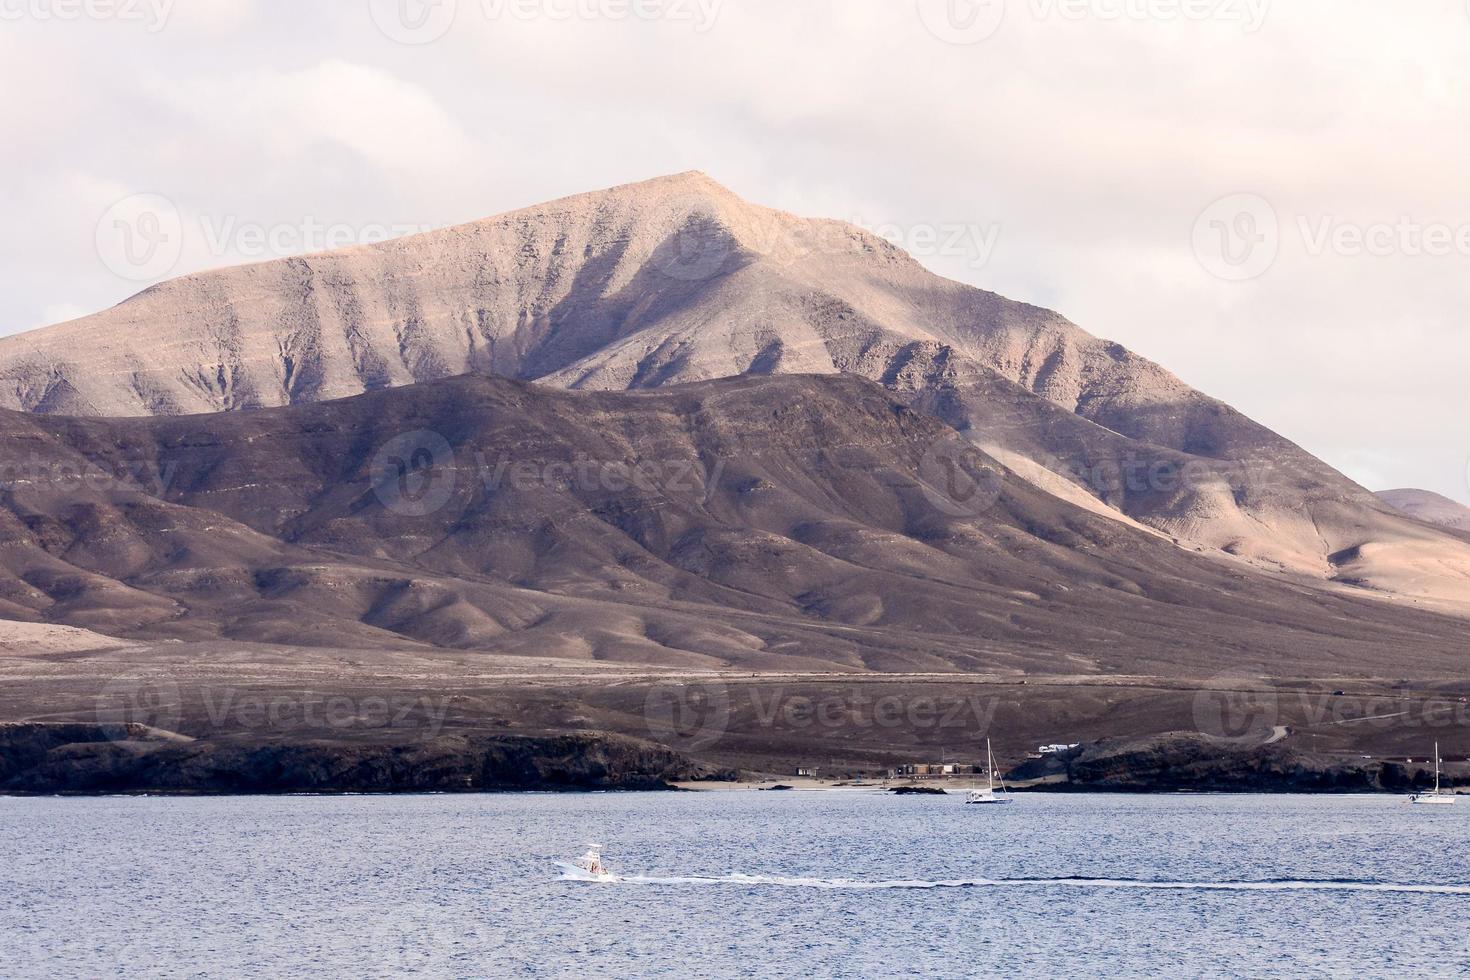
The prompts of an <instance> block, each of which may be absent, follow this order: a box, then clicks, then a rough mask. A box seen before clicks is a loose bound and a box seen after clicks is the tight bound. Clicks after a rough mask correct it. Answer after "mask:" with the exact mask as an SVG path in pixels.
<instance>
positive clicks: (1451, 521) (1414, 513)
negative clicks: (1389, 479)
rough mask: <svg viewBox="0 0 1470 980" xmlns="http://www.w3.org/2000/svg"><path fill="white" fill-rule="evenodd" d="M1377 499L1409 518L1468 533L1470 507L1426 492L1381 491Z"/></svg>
mask: <svg viewBox="0 0 1470 980" xmlns="http://www.w3.org/2000/svg"><path fill="white" fill-rule="evenodd" d="M1378 497H1379V499H1380V500H1382V501H1383V502H1384V503H1386V504H1388V505H1389V506H1390V507H1392V508H1394V509H1395V510H1400V511H1403V512H1404V513H1405V514H1408V515H1409V516H1410V517H1413V518H1417V519H1418V520H1421V521H1426V522H1428V523H1430V524H1440V525H1442V526H1444V527H1452V528H1455V529H1456V530H1459V531H1470V507H1466V506H1465V505H1464V504H1461V503H1456V502H1455V501H1453V500H1451V499H1450V498H1448V497H1443V496H1440V495H1439V494H1437V493H1431V492H1430V491H1428V490H1411V489H1403V490H1383V491H1381V492H1379V494H1378Z"/></svg>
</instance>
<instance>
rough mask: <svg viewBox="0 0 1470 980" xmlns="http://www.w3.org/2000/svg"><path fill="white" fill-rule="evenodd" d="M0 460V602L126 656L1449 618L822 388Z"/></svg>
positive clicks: (327, 427)
mask: <svg viewBox="0 0 1470 980" xmlns="http://www.w3.org/2000/svg"><path fill="white" fill-rule="evenodd" d="M0 472H4V473H6V474H7V475H8V476H7V480H6V481H5V487H4V492H3V495H0V617H4V618H7V619H12V620H28V621H33V622H50V623H62V624H67V625H71V626H76V627H81V628H84V629H89V630H94V631H96V632H98V633H101V634H105V635H107V636H113V637H122V638H126V639H129V640H134V641H140V642H144V641H151V642H155V643H156V642H159V641H162V640H167V639H173V640H182V641H211V640H219V639H225V640H235V641H241V642H244V641H252V642H257V643H274V644H282V645H289V646H294V647H296V648H300V647H302V646H317V647H334V648H341V649H352V648H356V649H361V650H370V649H387V650H394V651H412V650H414V649H419V650H424V651H427V650H429V649H430V648H432V647H450V648H461V649H465V650H473V651H477V652H496V653H508V654H523V655H536V656H551V657H556V658H560V659H568V658H570V659H579V658H580V659H583V660H586V661H588V662H589V663H590V662H593V661H607V662H616V663H630V664H650V665H657V666H660V667H678V668H700V669H703V668H723V667H737V668H740V669H749V670H762V671H791V670H806V671H866V670H878V671H892V672H916V671H941V672H942V671H954V670H964V671H995V672H1001V673H1004V674H1010V675H1013V676H1014V675H1015V674H1016V673H1020V672H1030V671H1046V672H1049V673H1052V674H1056V673H1064V674H1103V675H1108V676H1114V675H1120V674H1133V673H1154V674H1180V673H1186V674H1189V675H1192V676H1202V675H1205V674H1212V673H1216V672H1219V671H1222V670H1226V669H1229V670H1235V671H1240V670H1256V671H1261V672H1267V671H1270V672H1284V673H1290V672H1293V671H1294V672H1297V673H1299V674H1303V675H1304V674H1306V673H1308V672H1310V671H1312V670H1320V669H1321V668H1323V667H1324V666H1327V667H1329V668H1330V670H1331V671H1333V672H1335V673H1352V672H1355V671H1356V672H1362V671H1370V672H1371V671H1375V670H1377V669H1379V668H1380V667H1381V664H1382V657H1383V652H1384V650H1385V649H1386V648H1390V647H1391V648H1392V649H1393V650H1394V656H1395V660H1396V663H1398V664H1400V665H1402V667H1403V669H1409V668H1410V667H1413V668H1415V669H1420V670H1423V671H1425V672H1426V673H1430V674H1433V673H1434V672H1436V671H1439V672H1447V671H1452V670H1453V669H1455V665H1457V664H1458V663H1459V661H1460V658H1461V656H1462V651H1463V642H1462V637H1463V627H1464V623H1463V621H1462V620H1460V619H1458V618H1454V617H1449V616H1443V615H1438V614H1434V613H1429V612H1424V611H1420V610H1418V609H1415V608H1413V607H1411V606H1407V605H1402V604H1396V603H1390V602H1385V601H1382V600H1379V599H1374V598H1369V597H1365V596H1360V595H1358V594H1356V593H1355V592H1354V591H1352V590H1346V589H1337V590H1328V589H1324V588H1322V587H1320V586H1318V585H1315V584H1312V583H1310V582H1308V581H1305V580H1296V579H1293V578H1289V577H1284V576H1277V577H1272V576H1267V575H1264V574H1260V573H1256V572H1252V571H1249V570H1247V569H1243V568H1240V567H1238V566H1236V565H1234V564H1232V563H1229V562H1226V561H1222V560H1219V559H1215V558H1209V557H1205V556H1200V555H1195V554H1191V553H1189V552H1186V551H1184V550H1183V549H1180V548H1178V547H1176V546H1175V545H1173V544H1172V543H1170V542H1169V541H1167V540H1165V539H1163V538H1161V537H1159V536H1158V535H1156V534H1154V533H1152V532H1150V531H1147V530H1144V529H1141V528H1134V527H1130V526H1127V525H1126V524H1124V523H1121V522H1119V521H1116V520H1113V519H1111V518H1108V517H1104V516H1102V515H1099V514H1096V513H1093V512H1092V511H1090V510H1088V509H1086V508H1082V507H1078V506H1076V505H1074V504H1071V503H1068V502H1067V501H1064V500H1060V499H1058V498H1057V497H1055V496H1052V495H1050V494H1047V493H1045V492H1043V491H1041V490H1038V489H1037V488H1035V487H1033V486H1032V485H1030V484H1029V483H1027V482H1026V481H1023V480H1016V479H1011V478H1009V476H1008V474H1007V472H1006V471H1005V470H1004V469H1003V468H1002V467H1001V466H1000V465H999V464H998V463H996V462H995V461H994V460H993V459H990V458H989V457H986V456H985V455H984V454H983V453H981V452H979V451H978V450H976V449H974V448H973V447H971V446H968V445H967V444H965V443H964V442H963V441H962V440H960V439H959V437H958V436H957V435H956V434H955V433H954V432H953V431H952V430H950V429H949V428H947V427H946V426H944V425H943V424H942V423H940V422H939V421H937V420H936V419H934V418H932V417H930V416H927V415H925V414H923V413H920V412H917V411H915V410H913V409H911V408H909V407H908V406H906V405H905V404H903V403H902V402H901V401H899V400H897V399H895V397H894V396H893V394H892V393H891V392H890V391H888V390H887V389H885V388H883V387H881V386H879V385H877V384H876V383H873V382H870V381H867V380H865V379H862V378H858V377H853V376H847V375H836V376H832V375H828V376H804V375H794V376H777V377H760V376H744V377H738V378H731V379H724V380H720V381H713V382H701V383H694V384H690V385H682V386H672V387H668V388H661V389H658V390H654V391H647V392H590V391H571V392H568V391H557V390H554V389H546V388H542V387H539V386H535V385H528V384H525V383H522V382H515V381H510V380H505V379H494V378H488V377H484V376H476V375H468V376H461V377H458V378H452V379H446V380H443V381H438V382H429V383H423V384H418V385H411V386H406V387H403V388H397V389H389V390H383V391H377V392H371V393H367V394H364V395H359V396H356V397H353V398H350V399H345V400H338V401H330V402H322V403H316V404H302V405H296V406H290V407H284V408H274V409H262V410H259V411H254V412H235V413H220V414H215V415H209V416H190V417H153V418H133V419H74V418H53V417H44V416H37V415H26V414H21V413H15V412H9V411H4V412H0Z"/></svg>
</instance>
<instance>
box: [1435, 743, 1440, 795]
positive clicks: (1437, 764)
mask: <svg viewBox="0 0 1470 980" xmlns="http://www.w3.org/2000/svg"><path fill="white" fill-rule="evenodd" d="M1434 795H1435V796H1438V795H1439V743H1438V742H1435V743H1434Z"/></svg>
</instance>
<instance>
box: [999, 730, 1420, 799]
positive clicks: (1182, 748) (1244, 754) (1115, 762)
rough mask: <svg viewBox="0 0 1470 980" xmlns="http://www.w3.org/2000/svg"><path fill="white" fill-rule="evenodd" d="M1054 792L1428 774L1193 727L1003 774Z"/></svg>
mask: <svg viewBox="0 0 1470 980" xmlns="http://www.w3.org/2000/svg"><path fill="white" fill-rule="evenodd" d="M1007 779H1010V780H1013V781H1017V782H1028V781H1031V780H1038V781H1039V782H1038V783H1037V784H1036V785H1035V786H1033V787H1030V788H1033V789H1040V790H1054V791H1068V790H1071V791H1088V790H1091V791H1111V792H1125V793H1126V792H1138V793H1145V792H1160V791H1166V792H1168V791H1175V792H1190V791H1192V792H1199V793H1372V792H1411V791H1413V790H1416V789H1425V788H1428V786H1429V785H1431V783H1432V779H1433V774H1432V773H1425V772H1424V771H1422V770H1420V769H1414V770H1410V769H1407V768H1405V767H1404V766H1401V765H1398V764H1395V763H1392V762H1384V761H1377V760H1366V759H1365V760H1361V761H1359V762H1344V761H1342V760H1341V759H1334V758H1330V757H1324V756H1318V755H1313V754H1310V753H1304V752H1300V751H1297V750H1295V749H1292V748H1289V747H1287V746H1286V745H1285V744H1283V743H1277V744H1272V745H1263V744H1259V743H1256V744H1248V743H1244V742H1241V741H1238V740H1232V739H1221V738H1213V737H1211V736H1208V735H1200V734H1197V733H1176V734H1167V735H1158V736H1152V737H1148V738H1111V739H1103V740H1101V741H1098V742H1093V743H1090V744H1087V745H1082V746H1079V747H1078V748H1076V749H1074V750H1072V751H1071V752H1067V753H1063V754H1060V755H1054V756H1047V757H1045V758H1042V759H1037V760H1032V761H1029V762H1026V763H1023V764H1022V765H1020V766H1017V767H1016V768H1015V769H1013V770H1011V772H1010V773H1009V774H1007Z"/></svg>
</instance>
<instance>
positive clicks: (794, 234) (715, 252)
mask: <svg viewBox="0 0 1470 980" xmlns="http://www.w3.org/2000/svg"><path fill="white" fill-rule="evenodd" d="M470 372H478V373H484V374H493V375H501V376H506V377H512V378H518V379H525V380H538V381H540V382H542V383H545V384H550V385H557V386H561V387H566V388H571V389H604V390H622V389H646V388H654V387H660V386H664V385H670V384H678V383H685V382H690V381H700V380H708V379H713V378H719V377H726V376H732V375H738V374H776V373H782V374H786V373H818V374H830V373H851V374H858V375H862V376H864V377H867V378H870V379H872V380H875V381H878V382H880V383H882V384H884V385H886V386H887V387H888V388H889V389H890V390H891V391H893V392H895V393H897V394H898V395H900V396H901V397H902V398H903V399H904V400H906V401H907V402H908V403H910V404H912V405H913V406H915V407H917V408H919V409H921V410H923V411H925V412H928V413H932V414H934V415H936V416H937V417H939V418H941V419H943V420H944V421H945V422H947V423H948V424H949V425H951V426H952V427H954V428H955V429H957V430H958V431H960V432H962V433H964V434H965V436H966V437H967V438H968V439H970V440H971V441H973V442H974V443H975V444H977V445H979V446H980V447H982V448H983V449H984V450H985V451H986V452H988V453H990V454H991V455H993V456H995V457H996V458H998V459H1000V460H1002V461H1003V462H1005V463H1006V464H1007V466H1009V467H1010V469H1011V472H1012V473H1013V475H1014V476H1013V478H1015V479H1020V480H1025V481H1029V482H1031V483H1033V484H1035V485H1036V486H1038V487H1042V488H1044V489H1046V490H1047V492H1048V493H1050V494H1053V495H1056V496H1061V497H1063V498H1065V499H1067V500H1069V501H1070V502H1072V503H1074V504H1077V505H1079V506H1082V507H1085V508H1090V509H1092V510H1093V511H1095V512H1097V513H1101V514H1106V515H1108V516H1110V517H1112V518H1115V519H1121V520H1125V521H1129V522H1134V523H1137V524H1141V525H1143V526H1147V527H1149V528H1152V529H1154V530H1155V531H1157V532H1159V533H1160V534H1162V535H1164V536H1165V537H1167V538H1171V539H1175V540H1177V541H1178V542H1179V543H1180V544H1182V545H1183V546H1185V547H1186V548H1191V549H1200V550H1207V551H1217V552H1223V553H1227V554H1230V555H1233V556H1236V557H1237V558H1239V559H1241V560H1242V561H1245V562H1249V563H1252V564H1254V565H1257V566H1260V567H1264V568H1268V569H1283V570H1289V571H1292V572H1297V573H1302V574H1307V575H1310V576H1313V577H1315V578H1317V579H1319V580H1322V581H1337V582H1341V583H1346V584H1350V585H1353V586H1355V587H1362V588H1368V589H1374V590H1378V591H1380V592H1384V593H1389V594H1399V595H1407V596H1415V597H1421V598H1424V599H1427V600H1431V601H1436V602H1440V603H1447V604H1453V605H1457V606H1459V607H1460V608H1464V607H1465V606H1466V604H1470V544H1467V542H1466V541H1465V540H1463V539H1461V538H1459V537H1457V536H1451V535H1445V534H1442V533H1440V532H1439V531H1436V530H1435V529H1434V528H1432V527H1429V526H1426V525H1425V524H1423V523H1420V522H1416V521H1412V520H1406V519H1404V517H1403V515H1401V514H1400V513H1399V512H1398V511H1396V510H1394V509H1393V508H1391V507H1389V506H1387V505H1385V504H1383V503H1382V502H1380V501H1379V500H1377V499H1376V498H1375V497H1374V496H1373V495H1372V494H1370V493H1369V492H1368V491H1366V490H1364V489H1363V488H1361V487H1359V486H1357V485H1356V484H1354V483H1352V482H1351V481H1350V480H1348V479H1347V478H1345V477H1343V476H1342V475H1341V474H1338V473H1337V472H1335V471H1334V470H1332V469H1331V468H1330V467H1328V466H1326V465H1325V464H1323V463H1322V462H1320V461H1319V460H1317V459H1315V458H1313V457H1312V456H1311V455H1310V454H1308V453H1306V452H1304V451H1303V450H1301V449H1300V448H1298V447H1297V446H1295V445H1293V444H1292V443H1290V442H1289V441H1287V440H1286V439H1283V438H1282V437H1280V436H1278V435H1276V434H1275V433H1272V432H1270V431H1269V430H1267V429H1265V428H1264V427H1262V426H1260V425H1257V424H1256V423H1254V422H1252V421H1251V420H1249V419H1247V418H1245V417H1244V416H1242V415H1240V414H1239V413H1238V412H1236V411H1234V410H1233V409H1231V408H1230V407H1229V406H1226V405H1224V404H1222V403H1220V402H1218V401H1216V400H1214V399H1211V398H1209V397H1207V396H1205V395H1203V394H1201V393H1199V392H1197V391H1194V390H1193V389H1191V388H1189V387H1188V386H1187V385H1185V384H1184V383H1183V382H1181V381H1180V380H1179V379H1177V378H1175V377H1174V376H1172V375H1170V374H1169V373H1168V372H1166V371H1164V370H1163V369H1162V368H1160V367H1159V366H1157V365H1155V364H1153V363H1151V362H1149V361H1147V360H1145V359H1143V358H1141V357H1138V356H1137V355H1135V354H1133V353H1131V352H1129V351H1127V350H1125V349H1123V348H1121V347H1120V346H1118V345H1116V344H1113V343H1109V342H1107V341H1104V340H1099V339H1097V338H1095V337H1092V336H1090V335H1089V334H1087V333H1085V332H1084V331H1082V330H1081V329H1079V328H1078V327H1076V326H1074V325H1073V324H1071V323H1069V322H1068V321H1066V320H1065V319H1064V318H1062V317H1061V316H1059V315H1058V314H1056V313H1052V312H1050V311H1047V310H1043V309H1039V308H1037V307H1033V306H1028V305H1025V304H1021V303H1016V302H1012V301H1010V300H1007V299H1004V298H1002V297H1000V296H996V295H994V294H992V293H987V292H984V291H982V290H978V289H974V288H971V287H968V286H965V285H962V284H959V283H955V282H950V281H947V280H944V279H942V278H939V277H937V276H934V275H933V274H931V273H929V272H927V271H926V270H924V269H923V268H922V267H921V266H920V265H919V264H918V263H917V262H915V261H914V260H913V259H911V258H910V257H909V256H907V255H906V254H904V253H903V252H902V251H900V250H899V249H898V248H896V247H895V246H893V245H891V244H890V243H888V242H886V241H884V240H882V239H880V238H877V237H875V236H873V235H871V234H868V233H866V232H864V231H862V230H860V229H857V228H855V227H852V226H849V225H846V224H843V223H840V222H833V221H824V220H811V219H804V218H799V217H796V216H794V215H790V214H786V213H782V212H778V211H773V210H769V209H766V208H761V207H757V206H754V205H751V204H748V203H746V202H744V201H741V200H740V199H739V198H737V197H736V196H735V195H733V194H731V193H730V192H729V191H727V190H726V189H724V188H723V187H721V186H719V185H718V184H716V183H715V182H714V181H712V180H710V179H709V178H707V177H705V176H703V175H701V174H682V175H677V176H674V177H668V178H661V179H658V180H653V181H648V182H645V183H641V184H634V185H628V186H624V187H618V188H613V189H611V190H607V191H601V192H596V193H592V194H584V195H579V196H577V197H572V198H567V199H564V200H561V201H555V202H551V203H549V204H545V205H541V206H538V207H534V208H530V209H527V210H524V211H517V212H514V213H511V214H506V215H502V216H499V217H494V218H490V219H486V220H484V221H479V222H475V223H472V224H468V225H463V226H459V227H456V228H450V229H445V230H442V231H436V232H431V233H428V234H424V235H419V236H414V237H411V238H405V239H401V240H397V241H393V242H388V243H384V244H381V245H374V246H366V247H359V248H352V249H346V250H342V251H337V252H331V253H324V254H320V255H312V256H306V257H302V258H292V259H287V260H281V261H275V262H267V263H262V264H258V265H251V266H244V267H240V268H234V269H225V270H220V271H215V272H208V273H202V274H198V275H192V276H186V277H183V278H180V279H176V280H173V281H170V282H166V283H162V284H160V285H158V286H155V287H153V288H151V289H149V290H146V291H145V292H143V293H141V294H139V295H138V296H136V297H134V298H132V299H130V300H128V301H127V302H125V303H123V304H120V305H119V306H117V307H115V308H113V309H111V310H107V311H105V312H102V313H99V314H96V315H94V316H90V317H86V318H83V319H81V320H76V321H72V322H70V323H66V324H60V325H58V326H55V327H50V328H47V329H43V330H39V331H34V332H32V333H28V334H24V335H20V336H17V337H11V338H5V339H3V340H0V405H4V406H8V407H10V408H13V409H18V410H22V411H27V412H35V413H43V414H71V415H83V416H117V415H179V414H186V413H197V412H212V411H229V410H237V409H246V408H258V407H265V406H279V405H286V404H301V403H306V402H315V401H320V400H324V399H331V398H337V397H342V396H347V395H353V394H357V393H360V392H364V391H371V390H375V389H380V388H386V387H394V386H401V385H406V384H411V383H414V382H422V381H427V380H435V379H440V378H444V377H448V376H453V375H459V374H465V373H470Z"/></svg>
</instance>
